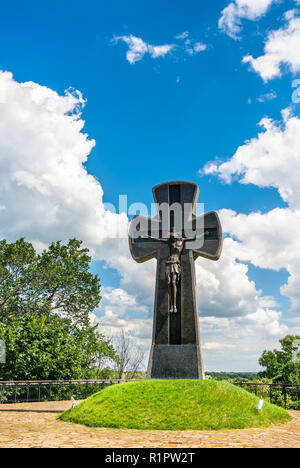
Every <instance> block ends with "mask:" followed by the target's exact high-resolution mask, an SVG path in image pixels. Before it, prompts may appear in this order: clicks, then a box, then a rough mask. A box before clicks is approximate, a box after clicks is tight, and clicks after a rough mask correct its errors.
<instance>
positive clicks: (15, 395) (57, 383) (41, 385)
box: [0, 379, 137, 403]
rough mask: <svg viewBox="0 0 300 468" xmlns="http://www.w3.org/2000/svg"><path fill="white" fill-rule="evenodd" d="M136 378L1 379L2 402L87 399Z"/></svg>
mask: <svg viewBox="0 0 300 468" xmlns="http://www.w3.org/2000/svg"><path fill="white" fill-rule="evenodd" d="M135 381H137V380H134V379H108V380H107V379H102V380H35V381H34V380H24V381H0V403H24V402H39V401H62V400H69V399H70V398H71V396H73V397H74V398H77V399H85V398H87V397H89V396H90V395H93V394H94V393H96V392H99V391H100V390H101V389H102V388H104V386H106V385H113V384H118V383H123V382H135Z"/></svg>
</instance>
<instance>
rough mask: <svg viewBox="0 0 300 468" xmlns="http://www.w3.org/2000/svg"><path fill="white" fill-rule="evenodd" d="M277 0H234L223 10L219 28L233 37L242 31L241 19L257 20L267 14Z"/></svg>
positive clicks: (235, 37)
mask: <svg viewBox="0 0 300 468" xmlns="http://www.w3.org/2000/svg"><path fill="white" fill-rule="evenodd" d="M275 2H276V0H234V1H233V2H231V3H230V4H229V5H228V6H227V7H226V8H225V9H224V10H223V11H222V16H221V18H220V19H219V28H220V29H222V30H223V31H224V32H225V33H226V34H228V36H230V37H232V38H233V39H238V37H239V33H240V32H241V20H242V19H249V20H252V21H254V20H257V19H259V18H261V17H262V16H263V15H265V14H266V12H267V11H268V9H269V7H270V6H271V5H272V3H275Z"/></svg>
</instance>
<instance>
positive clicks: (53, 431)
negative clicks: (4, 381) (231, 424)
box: [0, 401, 300, 448]
mask: <svg viewBox="0 0 300 468" xmlns="http://www.w3.org/2000/svg"><path fill="white" fill-rule="evenodd" d="M70 406H71V402H69V401H67V402H66V401H63V402H46V403H21V404H13V405H5V404H2V405H1V404H0V448H4V447H6V448H8V447H41V448H46V447H61V448H63V447H66V448H67V447H72V448H73V447H74V448H75V447H78V448H79V447H82V448H83V447H105V448H121V447H123V448H134V447H138V448H140V447H148V448H169V447H172V448H197V447H199V448H214V447H224V448H225V447H226V448H229V447H234V448H238V447H239V448H254V447H257V448H271V447H272V448H300V411H290V414H291V415H292V417H293V420H292V421H291V422H289V423H287V424H283V425H279V426H272V427H270V428H267V429H243V430H234V431H232V430H230V431H176V432H174V431H140V430H129V429H107V428H95V429H93V428H88V427H85V426H80V425H78V424H72V423H65V422H62V421H57V419H56V417H57V415H58V414H59V413H61V412H62V411H64V410H66V409H68V408H70Z"/></svg>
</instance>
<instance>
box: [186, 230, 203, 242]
mask: <svg viewBox="0 0 300 468" xmlns="http://www.w3.org/2000/svg"><path fill="white" fill-rule="evenodd" d="M205 234H206V232H205V231H204V232H202V233H201V234H198V235H197V236H194V237H186V238H185V239H183V242H193V241H195V240H197V239H200V237H203V236H204V235H205Z"/></svg>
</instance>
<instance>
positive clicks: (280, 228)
mask: <svg viewBox="0 0 300 468" xmlns="http://www.w3.org/2000/svg"><path fill="white" fill-rule="evenodd" d="M282 114H283V120H282V122H274V121H272V120H271V119H264V120H263V121H262V122H261V124H262V125H263V127H264V130H265V131H264V132H262V133H259V135H258V137H257V138H253V139H252V140H250V141H248V142H246V143H245V144H244V145H243V146H241V147H240V148H238V150H237V151H236V153H235V155H234V156H233V157H232V158H231V159H229V160H228V161H227V162H225V163H212V164H209V165H207V166H206V168H204V173H207V174H216V175H218V176H219V177H220V178H221V179H222V180H224V181H225V182H226V183H231V182H232V180H233V178H237V179H238V181H239V182H240V183H241V184H255V185H257V186H259V187H275V188H276V189H277V190H278V192H279V194H280V196H281V198H282V199H283V200H284V201H285V202H286V203H287V204H288V207H287V208H276V209H273V210H271V211H269V212H267V213H264V214H263V213H260V212H257V213H251V214H249V215H244V214H237V213H235V212H233V211H230V210H223V211H222V212H221V217H222V220H223V223H224V225H225V230H226V231H227V232H228V233H230V234H231V235H232V236H234V237H235V238H236V239H237V240H238V241H239V242H238V253H237V257H238V258H239V260H240V261H246V262H248V261H249V262H251V263H252V264H253V265H255V266H257V267H260V268H269V269H273V270H276V271H279V270H280V269H283V268H284V269H286V270H287V271H288V273H289V275H290V276H289V279H288V282H287V284H285V285H283V286H282V287H281V294H282V295H285V296H287V297H288V298H289V299H290V302H291V307H290V311H291V312H293V313H299V311H300V289H299V282H300V272H299V264H300V237H299V232H300V189H299V187H300V174H299V170H298V168H299V163H300V119H299V118H297V117H295V116H293V115H291V114H290V112H289V111H288V110H285V111H283V113H282Z"/></svg>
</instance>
